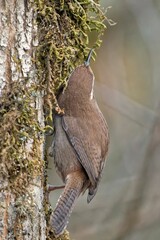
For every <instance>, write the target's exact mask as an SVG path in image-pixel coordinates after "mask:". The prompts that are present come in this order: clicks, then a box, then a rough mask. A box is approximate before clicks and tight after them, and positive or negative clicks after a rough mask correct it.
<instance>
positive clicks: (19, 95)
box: [0, 81, 43, 195]
mask: <svg viewBox="0 0 160 240" xmlns="http://www.w3.org/2000/svg"><path fill="white" fill-rule="evenodd" d="M9 89H10V90H7V88H6V89H4V91H3V92H2V95H1V106H0V122H1V126H0V159H1V164H2V166H3V170H2V171H1V173H2V174H4V178H6V177H7V178H8V180H9V187H10V189H12V191H13V192H14V193H15V194H16V195H19V194H22V192H23V191H26V187H27V186H28V184H29V182H30V180H31V179H33V178H34V177H35V176H37V175H40V174H41V172H42V167H43V166H42V161H41V159H40V150H39V145H40V142H41V139H40V137H39V132H40V128H39V125H38V122H37V112H36V110H35V109H34V108H33V107H32V106H31V103H32V102H31V99H32V101H33V100H34V99H33V97H32V96H31V92H32V89H31V88H26V84H24V82H23V81H15V82H13V83H12V85H11V87H10V88H9ZM33 102H34V101H33ZM30 142H31V149H29V150H28V151H27V150H26V145H27V144H28V145H29V143H30Z"/></svg>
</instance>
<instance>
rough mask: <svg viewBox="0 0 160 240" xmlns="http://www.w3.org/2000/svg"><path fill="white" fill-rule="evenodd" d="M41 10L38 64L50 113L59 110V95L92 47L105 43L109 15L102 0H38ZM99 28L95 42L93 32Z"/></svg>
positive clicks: (38, 19)
mask: <svg viewBox="0 0 160 240" xmlns="http://www.w3.org/2000/svg"><path fill="white" fill-rule="evenodd" d="M34 3H35V9H36V12H37V23H38V32H39V46H38V48H37V55H36V64H37V68H38V78H39V83H40V84H39V87H40V88H41V89H43V91H44V95H45V96H44V102H45V104H44V105H45V110H46V115H47V117H49V118H50V119H51V118H52V109H53V108H56V110H59V108H58V104H57V101H56V95H57V93H58V92H59V90H60V89H61V88H63V87H64V86H65V85H66V80H67V78H68V76H69V75H70V73H71V71H72V70H73V69H74V68H75V67H76V66H77V65H79V64H82V62H83V61H84V60H85V58H86V56H87V55H88V52H89V49H90V47H92V48H96V47H99V46H100V44H101V39H100V38H101V35H102V34H103V32H104V29H105V25H104V23H103V22H104V20H105V16H104V14H103V12H102V11H101V9H100V5H99V1H93V0H77V1H73V0H67V1H64V0H61V1H59V0H55V1H53V0H34ZM91 32H95V34H96V41H95V44H94V45H92V46H91V43H90V38H89V37H88V36H89V33H91Z"/></svg>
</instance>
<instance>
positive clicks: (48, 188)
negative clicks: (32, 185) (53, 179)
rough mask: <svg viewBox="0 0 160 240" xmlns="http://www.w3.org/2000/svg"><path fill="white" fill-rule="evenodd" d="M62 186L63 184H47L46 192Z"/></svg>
mask: <svg viewBox="0 0 160 240" xmlns="http://www.w3.org/2000/svg"><path fill="white" fill-rule="evenodd" d="M64 187H65V185H59V186H55V185H50V184H48V185H47V191H48V193H50V192H51V191H54V190H57V189H62V188H64Z"/></svg>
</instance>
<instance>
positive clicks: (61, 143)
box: [51, 62, 109, 236]
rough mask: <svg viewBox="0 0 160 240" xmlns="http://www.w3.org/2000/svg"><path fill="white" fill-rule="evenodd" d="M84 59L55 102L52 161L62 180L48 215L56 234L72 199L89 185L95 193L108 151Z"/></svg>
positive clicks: (62, 226)
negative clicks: (60, 110) (58, 112)
mask: <svg viewBox="0 0 160 240" xmlns="http://www.w3.org/2000/svg"><path fill="white" fill-rule="evenodd" d="M87 63H88V62H86V63H85V64H84V65H81V66H79V67H77V68H76V69H75V70H74V71H73V73H72V74H71V76H70V78H69V81H68V86H67V88H66V90H65V91H64V93H61V95H60V96H59V99H58V103H59V105H60V107H61V108H64V115H62V116H58V115H57V116H55V137H54V162H55V166H56V169H57V172H58V174H59V175H60V177H61V178H62V180H63V182H64V183H65V188H64V191H63V193H62V195H61V196H60V198H59V200H58V203H57V205H56V208H55V210H54V212H53V214H52V215H51V226H52V227H53V229H54V232H55V235H56V236H59V235H60V234H62V233H63V231H64V229H65V228H66V226H67V224H68V219H69V216H70V214H71V212H72V209H73V206H74V204H75V200H76V199H77V198H78V196H79V195H80V194H81V193H83V192H85V190H86V189H88V198H87V202H88V203H89V202H90V201H91V200H92V199H93V197H94V196H95V194H96V192H97V188H98V183H99V180H100V178H101V173H102V170H103V167H104V163H105V159H106V155H107V152H108V143H109V137H108V127H107V124H106V121H105V119H104V117H103V115H102V113H101V111H100V109H99V107H98V105H97V103H96V100H95V99H94V96H93V85H94V75H93V73H92V71H91V69H90V67H89V66H88V64H87Z"/></svg>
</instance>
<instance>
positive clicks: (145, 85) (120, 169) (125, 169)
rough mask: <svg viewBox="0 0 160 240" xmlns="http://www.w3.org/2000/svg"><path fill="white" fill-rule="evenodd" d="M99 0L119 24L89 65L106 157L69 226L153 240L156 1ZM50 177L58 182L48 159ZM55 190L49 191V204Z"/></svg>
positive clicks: (93, 235)
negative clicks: (106, 136)
mask: <svg viewBox="0 0 160 240" xmlns="http://www.w3.org/2000/svg"><path fill="white" fill-rule="evenodd" d="M101 2H102V5H103V6H105V7H107V6H110V5H112V9H111V10H109V11H108V17H109V18H111V19H112V20H114V21H115V22H117V25H116V26H113V27H110V26H108V29H107V30H106V32H105V35H104V37H103V44H102V47H101V48H100V49H99V50H98V51H97V58H96V61H95V62H92V65H91V66H92V69H93V71H94V73H95V77H96V82H95V85H96V86H95V95H96V98H97V101H98V103H99V106H100V108H101V110H102V112H103V113H104V116H105V117H106V120H107V122H108V125H109V129H110V139H111V143H110V151H109V158H108V160H107V164H106V167H105V169H104V173H103V178H102V181H101V184H100V186H99V190H98V193H97V195H96V197H95V198H94V199H93V201H92V202H91V203H90V204H89V205H88V204H87V202H86V194H85V196H83V197H80V198H79V200H78V202H77V205H76V207H75V208H74V211H73V213H72V216H71V219H70V223H69V228H68V229H69V231H70V234H71V238H72V239H75V240H82V239H83V240H88V239H89V240H91V239H92V240H124V239H125V240H151V239H153V240H159V239H160V187H159V185H160V118H159V114H160V94H159V92H160V1H159V0H112V1H107V0H106V1H105V0H104V1H101ZM49 182H50V183H53V184H58V183H61V181H60V179H59V178H58V176H57V175H56V174H55V170H54V166H53V163H52V160H51V159H50V165H49ZM60 192H61V191H55V192H53V193H51V194H50V201H51V204H52V206H53V207H54V206H55V203H56V201H57V199H58V196H59V195H60Z"/></svg>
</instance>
